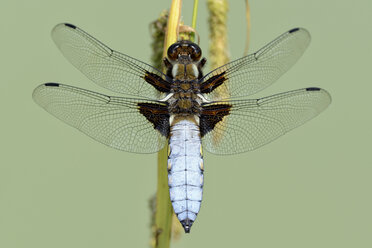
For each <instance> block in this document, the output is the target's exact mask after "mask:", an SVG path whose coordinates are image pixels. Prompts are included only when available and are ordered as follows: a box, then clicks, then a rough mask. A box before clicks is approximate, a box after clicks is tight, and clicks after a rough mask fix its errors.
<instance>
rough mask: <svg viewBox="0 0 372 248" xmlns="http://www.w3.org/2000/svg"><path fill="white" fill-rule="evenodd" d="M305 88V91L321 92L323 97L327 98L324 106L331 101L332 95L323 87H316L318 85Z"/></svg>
mask: <svg viewBox="0 0 372 248" xmlns="http://www.w3.org/2000/svg"><path fill="white" fill-rule="evenodd" d="M305 90H306V91H318V92H319V94H323V95H324V97H325V98H324V99H327V101H328V104H327V105H326V106H328V105H330V104H331V103H332V96H331V94H329V92H328V91H326V90H325V89H322V88H318V87H308V88H305ZM314 93H315V92H314Z"/></svg>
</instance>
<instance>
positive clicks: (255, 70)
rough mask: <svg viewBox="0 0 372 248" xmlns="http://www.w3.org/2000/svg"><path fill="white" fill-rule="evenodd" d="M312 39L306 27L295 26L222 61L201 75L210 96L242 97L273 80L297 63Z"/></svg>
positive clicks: (203, 85) (204, 90)
mask: <svg viewBox="0 0 372 248" xmlns="http://www.w3.org/2000/svg"><path fill="white" fill-rule="evenodd" d="M309 43H310V34H309V32H308V31H307V30H306V29H303V28H295V29H292V30H290V31H288V32H286V33H284V34H282V35H281V36H279V37H278V38H276V39H275V40H273V41H272V42H270V43H269V44H267V45H266V46H264V47H263V48H261V49H260V50H258V51H257V52H256V53H253V54H250V55H248V56H245V57H243V58H240V59H237V60H235V61H232V62H230V63H228V64H226V65H223V66H221V67H219V68H217V69H215V70H214V71H212V72H210V73H209V74H207V75H205V76H204V78H202V79H201V81H202V82H201V92H202V93H205V94H206V97H207V98H208V99H209V100H220V99H229V98H239V97H243V96H248V95H251V94H254V93H256V92H258V91H260V90H262V89H264V88H266V87H267V86H269V85H271V84H272V83H274V82H275V81H276V80H277V79H278V78H279V77H280V76H281V75H283V74H284V73H285V72H286V71H287V70H288V69H289V68H291V67H292V65H294V64H295V63H296V61H297V60H298V59H299V58H300V57H301V55H302V54H303V53H304V51H305V49H306V48H307V46H308V45H309Z"/></svg>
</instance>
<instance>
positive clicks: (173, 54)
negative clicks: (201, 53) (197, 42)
mask: <svg viewBox="0 0 372 248" xmlns="http://www.w3.org/2000/svg"><path fill="white" fill-rule="evenodd" d="M179 47H180V44H178V43H174V44H173V45H171V46H170V47H169V48H168V52H167V54H168V58H169V59H170V60H176V59H177V58H178V53H179V52H178V49H179Z"/></svg>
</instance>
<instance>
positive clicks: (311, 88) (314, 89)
mask: <svg viewBox="0 0 372 248" xmlns="http://www.w3.org/2000/svg"><path fill="white" fill-rule="evenodd" d="M320 90H321V88H318V87H309V88H306V91H320Z"/></svg>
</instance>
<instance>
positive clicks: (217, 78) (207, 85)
mask: <svg viewBox="0 0 372 248" xmlns="http://www.w3.org/2000/svg"><path fill="white" fill-rule="evenodd" d="M225 73H226V71H224V72H222V73H219V74H217V75H214V76H212V77H211V78H209V79H208V80H207V81H205V82H203V83H201V84H200V92H201V93H203V94H207V93H211V92H212V91H213V90H214V89H216V88H217V87H218V86H220V85H221V84H223V82H225V81H226V79H227V78H226V77H225Z"/></svg>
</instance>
